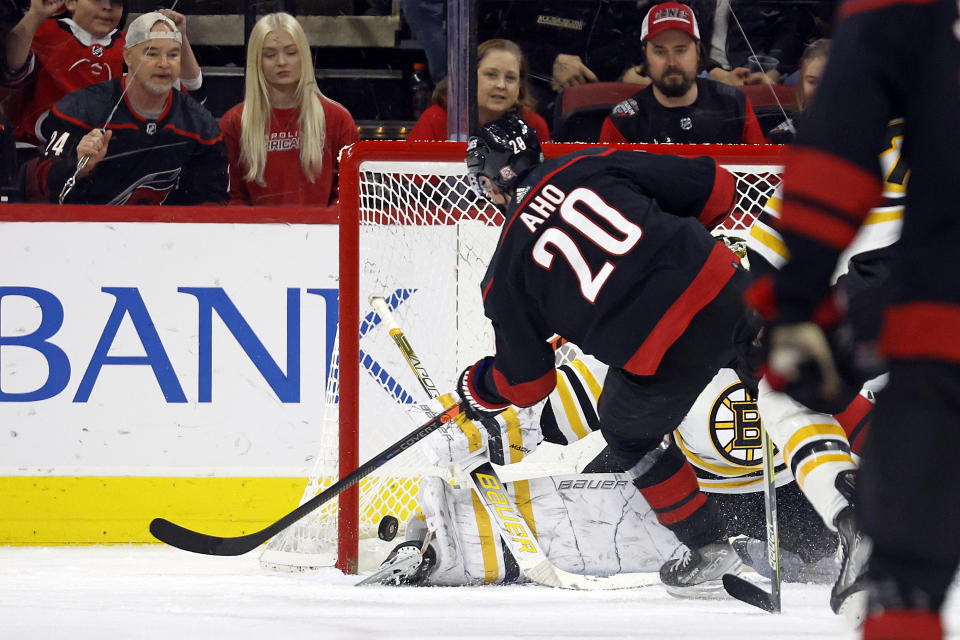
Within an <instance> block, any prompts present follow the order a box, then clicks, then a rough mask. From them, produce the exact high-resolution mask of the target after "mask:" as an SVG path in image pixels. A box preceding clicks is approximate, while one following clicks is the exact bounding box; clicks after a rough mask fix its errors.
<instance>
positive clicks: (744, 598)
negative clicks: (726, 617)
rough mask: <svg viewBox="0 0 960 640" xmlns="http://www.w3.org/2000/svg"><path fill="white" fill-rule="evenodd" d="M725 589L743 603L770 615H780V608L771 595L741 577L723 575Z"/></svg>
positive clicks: (728, 574) (730, 574)
mask: <svg viewBox="0 0 960 640" xmlns="http://www.w3.org/2000/svg"><path fill="white" fill-rule="evenodd" d="M723 588H724V589H726V590H727V593H729V594H730V595H731V596H732V597H734V598H736V599H737V600H740V601H741V602H746V603H747V604H750V605H753V606H755V607H758V608H760V609H763V610H764V611H767V612H769V613H780V607H779V606H778V605H777V604H775V603H774V602H773V598H772V597H771V595H770V594H769V593H767V592H766V591H764V590H763V589H761V588H760V587H758V586H757V585H755V584H753V583H752V582H750V581H748V580H744V579H743V578H741V577H740V576H735V575H733V574H732V573H725V574H724V575H723Z"/></svg>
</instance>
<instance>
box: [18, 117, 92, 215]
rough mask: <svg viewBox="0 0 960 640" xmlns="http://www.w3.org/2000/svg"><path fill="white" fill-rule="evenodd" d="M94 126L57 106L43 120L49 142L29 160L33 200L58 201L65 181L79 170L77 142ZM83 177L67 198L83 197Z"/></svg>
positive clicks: (28, 188) (28, 186)
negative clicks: (86, 123) (74, 117)
mask: <svg viewBox="0 0 960 640" xmlns="http://www.w3.org/2000/svg"><path fill="white" fill-rule="evenodd" d="M92 128H93V127H86V126H84V123H82V122H80V121H79V120H75V119H73V118H67V117H65V116H63V114H62V113H61V112H60V111H58V110H57V109H56V108H54V109H52V110H51V111H50V114H49V115H48V116H47V118H46V119H45V120H44V122H43V134H44V136H45V137H46V139H47V140H49V142H48V143H47V146H46V148H44V150H43V154H42V155H41V156H40V157H38V158H34V159H33V160H31V161H30V162H29V163H27V166H26V169H25V172H26V176H25V179H26V184H25V188H26V198H27V200H30V201H33V202H56V201H57V198H58V197H59V195H60V191H61V190H62V189H63V185H64V183H65V182H66V181H67V180H68V179H69V178H70V177H71V176H73V174H74V173H75V172H76V170H77V160H78V158H77V145H79V144H80V140H82V139H83V136H85V135H87V133H88V132H89V131H90V130H91V129H92ZM83 189H84V185H83V180H77V181H76V184H75V185H74V187H73V189H72V190H71V191H70V196H69V197H68V201H82V199H80V196H81V194H82V193H83Z"/></svg>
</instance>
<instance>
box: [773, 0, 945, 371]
mask: <svg viewBox="0 0 960 640" xmlns="http://www.w3.org/2000/svg"><path fill="white" fill-rule="evenodd" d="M838 17H839V23H838V26H837V31H836V37H835V38H834V40H833V48H832V50H831V54H830V62H829V63H828V65H827V69H826V72H825V74H824V76H823V80H822V83H821V85H820V87H819V88H818V90H817V98H816V100H814V101H813V103H812V104H811V106H810V109H809V110H808V112H807V114H806V116H805V119H804V121H803V124H802V125H801V127H800V129H799V130H798V132H797V142H796V146H795V148H794V149H793V150H792V151H791V152H790V153H789V154H788V155H787V158H786V171H785V180H784V185H785V190H784V201H783V215H782V218H781V220H780V231H781V233H782V235H783V238H784V241H785V243H786V245H787V248H788V249H789V252H790V261H789V262H788V263H787V264H786V265H785V266H784V267H783V269H782V270H781V271H780V272H779V273H778V274H777V278H776V282H775V286H774V298H775V302H776V308H775V312H776V313H777V314H778V316H777V317H779V319H780V320H781V321H784V322H793V321H803V320H806V319H809V318H810V317H811V316H812V314H813V312H814V309H815V308H816V307H817V305H818V304H819V303H820V302H821V300H822V299H823V297H824V296H825V295H826V292H827V287H828V285H829V278H830V274H831V273H832V271H833V269H834V266H835V264H836V260H837V256H838V254H839V253H840V252H841V251H842V250H843V249H844V248H845V247H846V246H847V245H848V244H849V243H850V242H851V241H852V239H853V238H854V236H855V234H856V233H857V231H858V228H859V227H860V225H861V223H862V221H863V220H864V218H865V217H866V215H867V212H868V211H869V209H870V208H871V207H872V206H874V205H876V204H878V203H879V202H880V199H881V193H882V192H881V177H882V173H881V167H880V164H879V162H878V154H879V153H880V152H881V151H882V150H883V144H884V132H885V130H886V125H887V122H888V121H889V120H890V119H891V118H893V117H895V116H903V117H904V147H903V154H902V158H903V161H904V163H905V166H906V167H909V168H910V182H909V186H908V188H907V194H906V203H905V211H904V216H903V231H902V234H901V238H900V242H899V246H898V250H897V251H898V256H899V258H900V261H901V263H902V266H903V268H902V269H901V273H900V282H899V286H898V287H897V289H896V298H895V300H894V302H893V303H892V304H891V305H890V306H889V307H888V309H887V312H886V314H885V329H884V332H885V333H884V337H883V338H882V343H881V346H882V348H883V349H884V350H885V351H886V353H887V354H888V355H889V356H891V357H895V358H896V357H902V358H917V357H920V358H935V359H939V360H949V361H952V362H960V280H958V279H957V278H956V277H955V276H954V274H956V273H957V272H958V270H960V261H958V258H957V256H958V253H957V245H958V244H960V215H958V213H957V206H958V204H957V203H958V202H960V165H958V164H957V162H956V161H955V156H956V153H957V149H960V118H958V114H960V16H958V7H957V2H956V0H911V1H910V2H897V1H895V0H890V1H888V2H880V3H876V2H875V3H870V2H863V1H850V2H847V3H845V4H843V5H841V7H840V9H839V12H838Z"/></svg>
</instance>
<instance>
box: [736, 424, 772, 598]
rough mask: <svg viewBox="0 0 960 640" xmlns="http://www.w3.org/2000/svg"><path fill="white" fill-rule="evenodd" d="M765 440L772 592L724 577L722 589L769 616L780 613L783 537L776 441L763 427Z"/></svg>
mask: <svg viewBox="0 0 960 640" xmlns="http://www.w3.org/2000/svg"><path fill="white" fill-rule="evenodd" d="M760 434H761V437H762V439H763V507H764V516H766V519H767V562H768V563H769V564H770V570H771V574H770V591H764V590H763V589H761V588H760V587H758V586H757V585H755V584H754V583H752V582H748V581H747V580H744V579H743V578H741V577H739V576H735V575H733V574H729V573H728V574H726V575H724V576H723V588H724V589H726V590H727V593H729V594H730V595H731V596H733V597H734V598H736V599H737V600H742V601H743V602H746V603H747V604H752V605H753V606H755V607H759V608H761V609H763V610H764V611H769V612H770V613H780V537H779V534H778V532H777V478H776V473H777V472H776V467H775V464H776V463H775V462H774V460H773V455H774V452H773V441H772V440H771V439H770V436H769V435H768V434H767V430H766V429H765V428H764V427H763V425H762V424H761V425H760Z"/></svg>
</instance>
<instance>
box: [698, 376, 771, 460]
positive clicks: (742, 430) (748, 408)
mask: <svg viewBox="0 0 960 640" xmlns="http://www.w3.org/2000/svg"><path fill="white" fill-rule="evenodd" d="M760 424H761V423H760V411H759V410H758V409H757V401H756V400H755V399H754V398H753V397H751V396H750V393H749V392H748V391H747V388H746V387H745V386H744V384H743V383H742V382H737V383H734V384H732V385H730V386H729V387H727V388H726V389H724V390H723V391H722V392H721V393H720V395H719V396H717V399H716V400H715V401H714V403H713V407H712V408H711V409H710V439H711V440H712V441H713V445H714V447H716V449H717V453H719V454H720V455H721V456H722V457H723V458H724V459H725V460H727V461H729V462H730V463H732V464H735V465H740V466H744V467H759V466H760V464H761V463H763V438H762V436H761V432H760Z"/></svg>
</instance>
